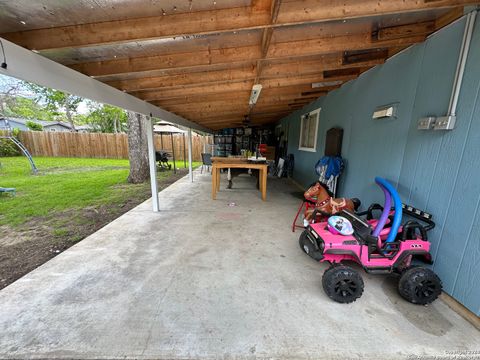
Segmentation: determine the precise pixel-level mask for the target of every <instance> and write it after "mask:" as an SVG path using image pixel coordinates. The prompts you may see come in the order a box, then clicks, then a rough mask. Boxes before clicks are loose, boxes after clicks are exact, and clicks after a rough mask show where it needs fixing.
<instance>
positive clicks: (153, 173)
mask: <svg viewBox="0 0 480 360" xmlns="http://www.w3.org/2000/svg"><path fill="white" fill-rule="evenodd" d="M147 119H148V124H147V145H148V163H149V165H150V185H151V188H152V205H153V211H154V212H158V211H160V201H159V200H158V184H157V164H156V161H155V145H154V139H153V123H152V118H151V117H147Z"/></svg>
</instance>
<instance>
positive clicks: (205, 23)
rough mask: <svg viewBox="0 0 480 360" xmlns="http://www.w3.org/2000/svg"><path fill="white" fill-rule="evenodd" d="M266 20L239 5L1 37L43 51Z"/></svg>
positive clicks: (244, 25) (263, 14)
mask: <svg viewBox="0 0 480 360" xmlns="http://www.w3.org/2000/svg"><path fill="white" fill-rule="evenodd" d="M269 23H270V11H269V10H264V11H255V10H252V8H251V7H240V8H231V9H219V10H211V11H200V12H190V13H182V14H173V15H167V16H154V17H147V18H139V19H127V20H119V21H109V22H100V23H92V24H81V25H72V26H64V27H58V28H55V27H54V28H48V29H39V30H29V31H21V32H15V33H6V34H2V37H4V38H5V39H7V40H10V41H12V42H14V43H16V44H18V45H20V46H23V47H25V48H27V49H31V50H46V49H61V48H73V47H82V46H92V45H99V44H112V43H124V42H130V41H140V40H151V39H161V38H173V37H180V36H185V35H202V34H211V33H218V32H222V31H234V30H244V29H256V28H261V27H263V26H266V25H268V24H269Z"/></svg>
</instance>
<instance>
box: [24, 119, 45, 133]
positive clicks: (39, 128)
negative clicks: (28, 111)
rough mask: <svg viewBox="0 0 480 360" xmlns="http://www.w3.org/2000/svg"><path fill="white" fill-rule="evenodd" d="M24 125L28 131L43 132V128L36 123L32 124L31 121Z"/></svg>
mask: <svg viewBox="0 0 480 360" xmlns="http://www.w3.org/2000/svg"><path fill="white" fill-rule="evenodd" d="M25 125H27V127H28V128H29V129H30V130H33V131H42V130H43V126H42V125H40V124H38V123H36V122H33V121H30V120H29V121H27V122H26V123H25Z"/></svg>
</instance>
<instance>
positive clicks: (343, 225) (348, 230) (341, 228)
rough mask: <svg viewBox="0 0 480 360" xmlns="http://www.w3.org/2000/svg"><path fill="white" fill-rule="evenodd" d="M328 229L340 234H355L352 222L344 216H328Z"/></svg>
mask: <svg viewBox="0 0 480 360" xmlns="http://www.w3.org/2000/svg"><path fill="white" fill-rule="evenodd" d="M328 229H329V230H330V232H331V233H332V234H340V235H345V236H348V235H352V234H353V226H352V223H351V222H350V221H349V220H348V219H347V218H344V217H343V216H337V215H334V216H330V217H329V218H328Z"/></svg>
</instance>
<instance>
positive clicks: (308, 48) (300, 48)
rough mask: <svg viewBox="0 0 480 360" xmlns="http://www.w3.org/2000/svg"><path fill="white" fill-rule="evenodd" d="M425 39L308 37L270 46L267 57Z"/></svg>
mask: <svg viewBox="0 0 480 360" xmlns="http://www.w3.org/2000/svg"><path fill="white" fill-rule="evenodd" d="M424 40H425V35H415V36H410V37H404V38H398V39H387V40H378V41H375V40H373V39H372V37H371V34H370V33H366V34H354V35H345V36H335V37H329V38H318V39H309V40H302V41H295V42H288V43H278V44H273V45H272V46H270V49H269V52H268V58H269V59H274V58H282V57H288V56H307V55H317V54H328V53H337V52H342V51H345V50H364V49H375V48H388V47H396V46H402V45H405V46H408V45H413V44H416V43H419V42H422V41H424Z"/></svg>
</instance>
